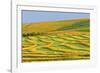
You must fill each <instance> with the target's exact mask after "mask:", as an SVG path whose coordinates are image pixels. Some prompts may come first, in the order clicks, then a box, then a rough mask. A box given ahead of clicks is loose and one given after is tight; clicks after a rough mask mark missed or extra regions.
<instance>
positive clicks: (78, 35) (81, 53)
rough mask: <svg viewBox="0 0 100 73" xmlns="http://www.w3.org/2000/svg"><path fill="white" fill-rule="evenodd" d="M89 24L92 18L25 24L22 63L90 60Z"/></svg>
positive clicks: (23, 28) (23, 27)
mask: <svg viewBox="0 0 100 73" xmlns="http://www.w3.org/2000/svg"><path fill="white" fill-rule="evenodd" d="M35 24H36V25H35ZM89 26H90V25H89V19H75V20H60V21H50V22H37V23H29V24H24V25H22V62H34V61H57V60H88V59H90V28H89Z"/></svg>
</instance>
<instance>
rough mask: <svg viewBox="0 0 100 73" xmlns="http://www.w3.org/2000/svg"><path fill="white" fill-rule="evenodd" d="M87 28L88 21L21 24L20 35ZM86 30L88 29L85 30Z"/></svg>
mask: <svg viewBox="0 0 100 73" xmlns="http://www.w3.org/2000/svg"><path fill="white" fill-rule="evenodd" d="M81 27H82V28H83V27H84V28H87V27H89V19H75V20H60V21H49V22H37V23H27V24H22V33H23V34H26V33H32V32H51V31H60V30H73V29H78V28H81ZM87 29H88V28H87Z"/></svg>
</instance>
